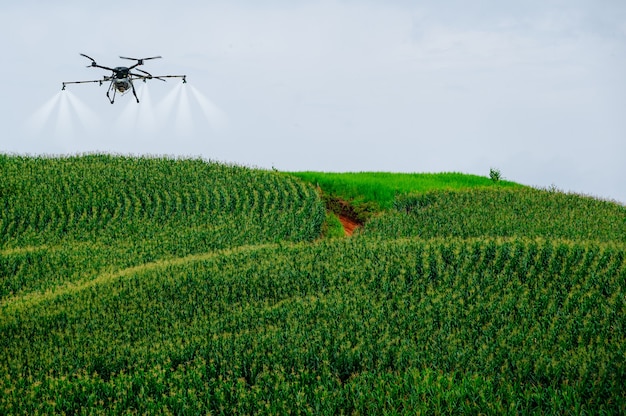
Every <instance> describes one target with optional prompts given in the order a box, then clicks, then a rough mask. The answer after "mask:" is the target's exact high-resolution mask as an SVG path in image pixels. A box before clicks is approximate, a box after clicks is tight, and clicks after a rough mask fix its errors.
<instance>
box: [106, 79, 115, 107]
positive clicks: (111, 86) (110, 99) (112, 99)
mask: <svg viewBox="0 0 626 416" xmlns="http://www.w3.org/2000/svg"><path fill="white" fill-rule="evenodd" d="M111 89H113V98H111V97H110V96H109V91H111ZM116 91H117V90H116V89H115V88H113V81H111V84H110V85H109V89H108V90H107V98H108V99H109V101H110V102H111V104H113V103H114V102H115V92H116Z"/></svg>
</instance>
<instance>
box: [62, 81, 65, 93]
mask: <svg viewBox="0 0 626 416" xmlns="http://www.w3.org/2000/svg"><path fill="white" fill-rule="evenodd" d="M61 91H65V82H64V83H63V88H61Z"/></svg>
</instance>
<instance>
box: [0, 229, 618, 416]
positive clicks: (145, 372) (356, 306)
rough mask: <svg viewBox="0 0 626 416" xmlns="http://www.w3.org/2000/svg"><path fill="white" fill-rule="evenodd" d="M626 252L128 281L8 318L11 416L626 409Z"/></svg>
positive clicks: (517, 244)
mask: <svg viewBox="0 0 626 416" xmlns="http://www.w3.org/2000/svg"><path fill="white" fill-rule="evenodd" d="M625 282H626V250H625V247H624V246H623V245H602V244H597V243H580V244H575V243H564V242H556V241H542V240H524V239H514V240H493V239H490V240H486V239H482V240H458V239H449V240H446V241H444V240H430V241H423V240H396V241H384V240H378V241H374V240H371V239H368V238H364V237H357V238H353V239H350V240H334V241H322V242H318V243H315V244H300V245H288V246H287V245H282V244H279V245H266V246H259V247H242V248H238V249H234V250H230V251H228V252H222V253H214V254H207V255H203V256H191V257H189V258H188V259H186V260H185V259H176V260H175V259H173V260H171V261H169V262H167V261H165V262H162V263H158V264H154V266H153V267H145V269H142V268H135V269H133V270H132V271H129V272H127V273H126V272H124V273H119V274H117V275H115V274H113V275H111V276H109V277H108V278H107V279H105V280H102V282H100V283H98V284H93V285H87V286H84V287H77V288H75V289H74V290H68V291H64V292H61V293H50V294H48V295H46V296H45V297H42V298H40V299H39V300H38V301H37V302H31V303H20V302H13V303H9V304H7V305H5V307H4V308H3V309H2V311H1V314H0V324H1V326H0V335H1V338H0V339H1V340H2V341H0V342H1V343H2V348H3V350H4V351H5V352H6V354H5V355H4V357H3V358H2V360H0V391H4V392H5V394H4V395H3V396H2V398H0V412H3V413H6V412H15V413H18V414H21V413H35V412H37V411H39V412H43V413H48V412H62V411H64V412H67V413H79V412H81V411H82V410H85V409H89V411H90V412H96V413H97V412H102V413H109V412H121V411H135V412H139V413H142V412H156V413H167V412H173V413H183V412H188V413H207V412H212V413H225V414H235V413H240V414H254V413H285V412H287V411H291V412H294V413H298V412H302V413H309V414H339V413H345V414H349V413H359V414H381V413H383V412H402V411H408V412H414V411H417V410H421V411H426V412H447V413H459V412H466V413H467V412H470V413H489V412H492V413H518V412H533V411H535V412H556V413H563V412H565V413H567V412H571V413H577V412H581V411H593V412H600V411H603V412H606V413H620V412H621V411H623V410H624V409H625V408H626V407H625V406H626V395H625V394H624V390H623V380H624V378H625V377H626V358H625V357H626V325H625V324H624V320H623V316H624V314H625V313H626V283H625Z"/></svg>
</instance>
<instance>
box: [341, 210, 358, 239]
mask: <svg viewBox="0 0 626 416" xmlns="http://www.w3.org/2000/svg"><path fill="white" fill-rule="evenodd" d="M339 221H341V224H342V225H343V230H344V231H345V233H346V235H347V236H351V235H352V233H353V232H354V230H355V229H356V228H357V227H358V226H359V225H361V224H359V223H358V222H356V221H354V220H353V219H352V218H348V217H346V216H345V215H339Z"/></svg>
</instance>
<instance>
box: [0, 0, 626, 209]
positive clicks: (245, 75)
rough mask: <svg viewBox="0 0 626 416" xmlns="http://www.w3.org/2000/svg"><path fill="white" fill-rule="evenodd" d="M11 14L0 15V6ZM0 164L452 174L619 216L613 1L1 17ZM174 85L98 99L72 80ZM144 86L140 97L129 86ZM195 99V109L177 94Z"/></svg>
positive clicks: (619, 37)
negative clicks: (87, 156)
mask: <svg viewBox="0 0 626 416" xmlns="http://www.w3.org/2000/svg"><path fill="white" fill-rule="evenodd" d="M7 3H11V4H7ZM0 28H1V29H0V31H1V34H2V36H0V51H1V52H2V57H3V59H2V61H3V64H2V65H1V66H0V76H1V77H2V80H3V94H2V98H3V99H2V100H1V102H0V123H1V125H2V127H3V129H4V131H3V133H2V135H1V136H0V151H2V152H7V153H30V154H75V153H79V152H93V151H103V152H113V153H132V154H153V155H154V154H158V155H161V154H169V155H181V156H202V157H205V158H207V159H212V160H218V161H224V162H234V163H238V164H243V165H249V166H257V167H264V168H270V167H272V166H273V167H276V168H277V169H279V170H324V171H396V172H442V171H458V172H464V173H474V174H479V175H484V176H487V175H488V174H489V169H490V168H491V167H494V168H497V169H499V170H500V171H501V172H502V174H503V176H504V177H505V178H507V179H510V180H514V181H517V182H521V183H524V184H527V185H534V186H541V187H548V186H551V185H555V186H556V187H558V188H559V189H563V190H566V191H575V192H582V193H586V194H591V195H595V196H599V197H603V198H611V199H616V200H619V201H622V202H626V180H625V179H626V163H625V156H626V2H625V1H623V0H613V1H611V0H588V1H583V0H560V1H550V0H524V1H522V0H519V1H507V2H505V1H501V0H488V1H478V0H476V1H472V2H469V1H462V0H456V1H434V0H433V1H408V0H406V1H400V0H396V1H382V0H381V1H368V0H359V1H357V0H343V1H340V0H334V1H331V0H329V1H287V0H273V1H252V0H249V1H233V2H226V1H222V2H215V1H188V0H182V1H162V0H152V1H142V0H136V1H118V0H111V1H105V2H102V1H98V2H91V1H85V0H68V1H62V2H50V1H43V0H41V1H34V0H24V1H13V2H3V3H2V5H0ZM81 52H82V53H85V54H87V55H90V56H92V57H93V58H94V59H95V60H96V61H97V62H98V64H101V65H104V66H110V67H115V66H120V65H132V62H131V61H124V60H122V59H119V55H122V56H131V57H138V58H141V57H148V56H154V55H162V56H163V59H160V60H153V61H147V62H146V65H144V66H143V67H141V68H142V69H144V70H147V71H149V72H151V73H152V74H154V75H165V74H186V75H187V77H188V84H186V85H183V84H181V83H180V81H179V80H169V81H168V82H167V83H162V82H160V81H157V80H152V81H150V82H149V83H147V84H143V83H137V87H138V90H139V92H140V99H141V100H142V102H141V103H140V104H136V103H135V101H134V99H133V97H132V95H131V94H128V95H125V96H123V97H119V96H118V97H117V98H116V103H115V104H114V105H111V104H109V102H108V101H107V98H106V96H105V93H106V88H107V85H103V86H98V85H97V84H82V85H81V84H79V85H70V86H68V87H67V90H66V91H64V92H63V93H61V91H60V89H61V83H62V81H75V80H89V79H99V78H101V77H102V76H103V75H109V73H108V72H107V71H103V70H100V69H96V68H86V66H87V65H88V64H89V61H88V60H87V59H85V58H83V57H81V56H79V53H81ZM144 86H145V87H147V88H144ZM194 92H196V93H199V96H200V100H197V99H196V98H194V97H195V96H194Z"/></svg>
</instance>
